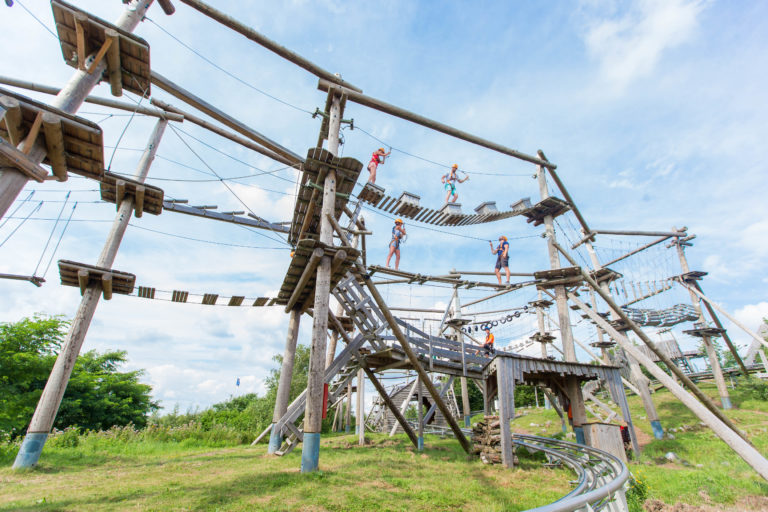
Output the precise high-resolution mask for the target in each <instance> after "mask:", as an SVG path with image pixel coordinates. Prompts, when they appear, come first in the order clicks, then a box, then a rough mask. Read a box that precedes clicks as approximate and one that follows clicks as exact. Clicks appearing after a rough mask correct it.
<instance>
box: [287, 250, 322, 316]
mask: <svg viewBox="0 0 768 512" xmlns="http://www.w3.org/2000/svg"><path fill="white" fill-rule="evenodd" d="M323 254H325V251H323V250H322V249H321V248H320V247H317V248H316V249H315V250H314V251H312V255H311V256H310V257H309V261H308V262H307V266H306V267H304V271H303V272H302V273H301V277H299V282H298V283H296V287H295V288H294V289H293V293H292V294H291V297H290V298H289V299H288V304H286V306H285V312H286V313H290V312H291V310H292V309H293V308H294V306H296V303H297V302H298V301H299V297H301V292H302V291H304V288H305V287H306V286H307V283H308V282H309V280H310V279H312V276H313V275H314V274H315V270H316V269H317V265H318V264H319V263H320V260H321V259H322V258H323Z"/></svg>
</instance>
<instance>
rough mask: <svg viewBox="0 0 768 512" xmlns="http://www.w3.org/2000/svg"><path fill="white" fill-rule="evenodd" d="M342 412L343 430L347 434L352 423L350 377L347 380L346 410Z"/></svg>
mask: <svg viewBox="0 0 768 512" xmlns="http://www.w3.org/2000/svg"><path fill="white" fill-rule="evenodd" d="M344 412H345V414H344V432H346V433H347V434H349V430H350V425H351V424H352V379H349V382H347V410H346V411H344Z"/></svg>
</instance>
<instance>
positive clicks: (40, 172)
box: [0, 139, 48, 202]
mask: <svg viewBox="0 0 768 512" xmlns="http://www.w3.org/2000/svg"><path fill="white" fill-rule="evenodd" d="M0 155H2V156H3V157H5V158H6V159H7V160H9V161H10V162H12V163H13V164H14V165H15V166H16V168H17V169H18V170H19V172H20V173H21V176H23V177H24V180H25V181H26V180H27V179H32V180H35V181H37V182H40V183H42V182H43V181H45V177H46V176H48V172H47V171H46V170H45V169H43V168H42V167H40V166H39V165H37V164H35V163H34V162H33V161H32V160H30V159H29V157H28V156H27V155H25V154H24V153H22V152H21V151H19V150H18V149H16V148H15V147H13V146H12V145H10V144H9V143H8V142H6V141H5V140H3V139H0ZM0 190H1V189H0ZM0 195H2V194H0ZM14 197H15V196H14ZM11 202H13V201H11Z"/></svg>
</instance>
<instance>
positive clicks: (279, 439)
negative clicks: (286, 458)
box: [267, 424, 283, 454]
mask: <svg viewBox="0 0 768 512" xmlns="http://www.w3.org/2000/svg"><path fill="white" fill-rule="evenodd" d="M282 444H283V436H281V435H280V432H278V429H277V428H276V427H275V425H274V424H273V425H272V432H270V433H269V446H268V447H267V453H269V454H272V453H275V452H276V451H277V450H279V449H280V445H282Z"/></svg>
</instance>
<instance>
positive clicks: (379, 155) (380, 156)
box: [368, 148, 392, 183]
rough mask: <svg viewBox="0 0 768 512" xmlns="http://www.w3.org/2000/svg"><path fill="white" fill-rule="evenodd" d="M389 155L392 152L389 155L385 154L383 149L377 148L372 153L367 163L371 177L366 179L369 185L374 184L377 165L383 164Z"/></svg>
mask: <svg viewBox="0 0 768 512" xmlns="http://www.w3.org/2000/svg"><path fill="white" fill-rule="evenodd" d="M391 153H392V151H390V152H389V153H387V152H385V151H384V148H379V149H377V150H376V151H374V152H373V155H371V161H370V162H368V172H369V173H371V175H370V176H369V177H368V182H369V183H376V169H378V167H379V164H383V163H384V160H385V159H386V158H387V157H388V156H389V155H390V154H391Z"/></svg>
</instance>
